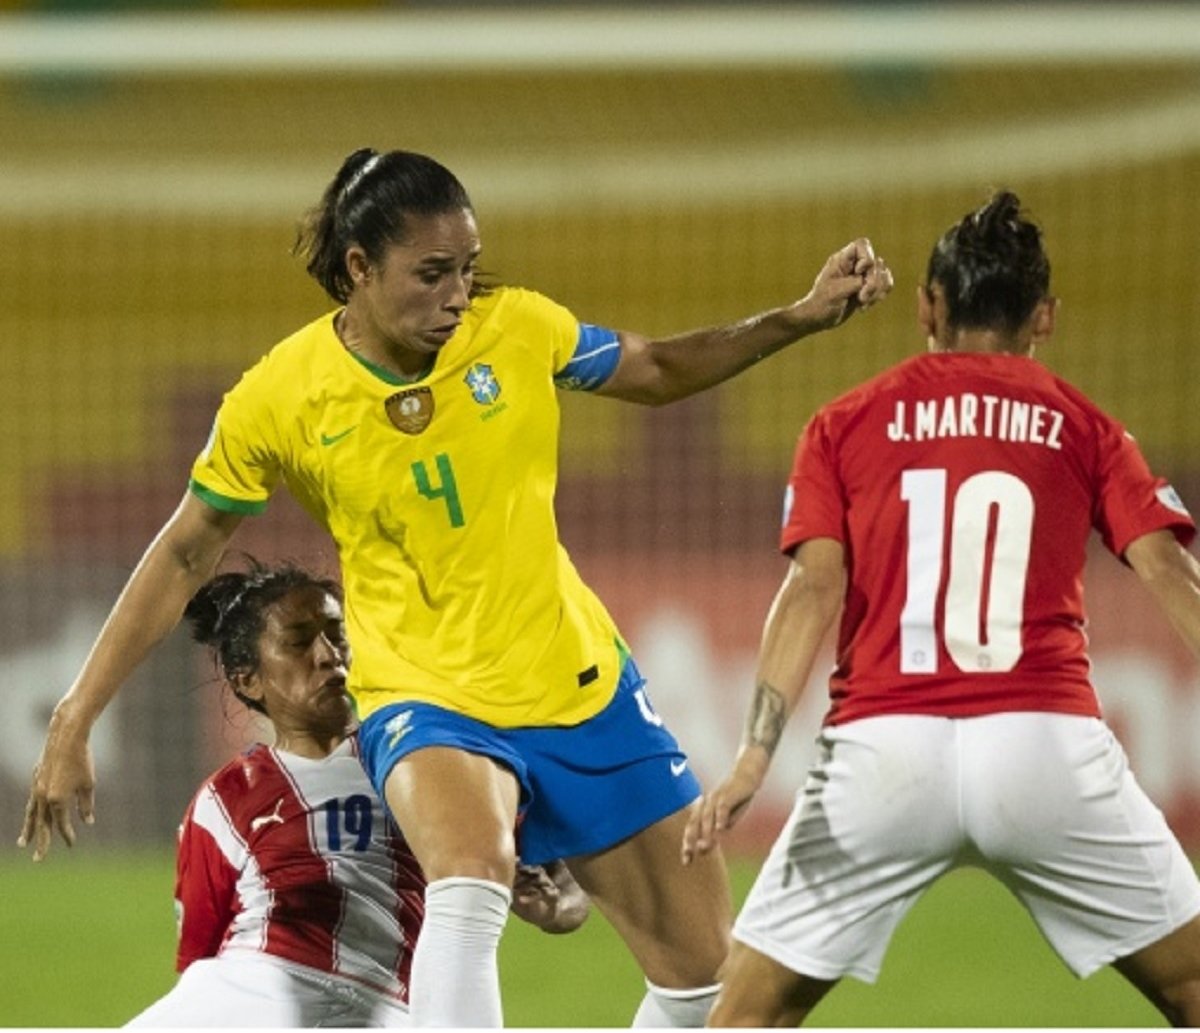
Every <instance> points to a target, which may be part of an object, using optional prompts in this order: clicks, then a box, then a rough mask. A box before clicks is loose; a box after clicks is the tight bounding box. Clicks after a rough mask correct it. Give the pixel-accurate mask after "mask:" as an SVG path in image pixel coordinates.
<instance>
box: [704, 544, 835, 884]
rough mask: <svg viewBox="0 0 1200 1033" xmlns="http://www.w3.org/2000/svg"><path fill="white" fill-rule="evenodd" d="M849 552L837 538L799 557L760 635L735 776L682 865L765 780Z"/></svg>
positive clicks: (807, 547) (707, 808)
mask: <svg viewBox="0 0 1200 1033" xmlns="http://www.w3.org/2000/svg"><path fill="white" fill-rule="evenodd" d="M845 586H846V567H845V549H844V548H843V546H842V543H841V542H838V541H834V540H833V539H832V538H813V539H810V540H809V541H806V542H804V543H803V544H802V545H801V546H800V547H799V548H798V549H797V550H796V553H795V556H794V557H793V559H792V565H791V567H790V568H789V569H788V573H787V576H786V577H785V578H784V581H783V584H782V586H780V589H779V592H778V593H777V594H776V596H775V601H774V602H773V603H772V604H771V610H770V612H769V613H768V614H767V622H766V626H765V628H764V629H763V642H762V650H761V652H760V654H759V662H758V674H757V677H756V678H755V689H754V697H753V699H752V700H751V702H750V709H749V711H748V712H747V714H746V726H745V730H744V732H743V734H742V743H741V746H740V747H739V748H738V753H737V759H736V760H735V761H734V764H733V770H732V771H731V772H730V773H729V774H728V775H727V776H726V777H725V780H724V781H723V782H722V783H721V784H720V785H719V786H717V788H716V789H714V790H713V791H712V792H710V793H706V794H705V795H704V797H703V799H702V800H701V802H700V806H699V807H697V808H696V809H695V810H694V811H693V812H692V814H691V817H690V818H689V819H688V824H687V828H686V829H685V830H684V834H683V853H682V856H683V863H684V864H688V863H690V861H691V860H692V858H693V857H694V856H695V855H696V854H704V853H707V852H708V851H709V850H711V849H712V848H713V847H714V846H715V845H716V842H717V834H718V833H720V832H723V831H725V830H726V829H728V828H731V827H732V826H733V825H734V824H736V823H737V821H738V819H739V818H740V817H741V816H742V814H744V813H745V810H746V807H747V806H748V805H749V803H750V801H751V800H752V799H753V798H754V794H755V793H757V792H758V790H759V787H760V786H761V785H762V783H763V779H764V778H766V775H767V769H768V768H769V767H770V764H771V759H772V757H774V755H775V750H776V747H778V746H779V740H780V738H781V736H782V735H783V728H784V725H785V724H786V723H787V720H788V718H789V717H791V715H792V711H794V710H795V709H796V704H797V703H798V702H799V700H800V695H801V693H802V692H803V691H804V687H805V685H806V684H807V683H808V677H809V674H810V673H811V672H812V665H813V662H814V661H815V660H816V657H817V651H818V650H819V649H820V647H821V643H822V641H824V639H825V635H826V633H827V632H828V630H829V628H830V626H831V625H832V624H833V622H834V620H835V619H836V618H837V615H838V613H839V612H840V611H841V608H842V600H843V597H844V595H845Z"/></svg>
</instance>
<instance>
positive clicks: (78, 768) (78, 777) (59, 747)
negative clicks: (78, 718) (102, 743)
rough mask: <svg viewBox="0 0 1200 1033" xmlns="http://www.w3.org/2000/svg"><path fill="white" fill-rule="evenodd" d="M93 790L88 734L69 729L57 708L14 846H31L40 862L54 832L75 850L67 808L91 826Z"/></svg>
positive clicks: (63, 714)
mask: <svg viewBox="0 0 1200 1033" xmlns="http://www.w3.org/2000/svg"><path fill="white" fill-rule="evenodd" d="M95 789H96V773H95V766H94V764H93V762H92V750H91V747H90V746H88V740H87V733H86V732H81V731H79V730H78V729H77V728H75V727H73V725H72V722H71V721H70V719H69V718H68V717H67V716H66V714H65V713H64V710H63V708H62V706H61V704H60V705H59V707H58V708H56V709H55V711H54V716H53V717H52V718H51V719H50V728H49V731H48V732H47V733H46V744H45V746H43V747H42V756H41V759H40V760H39V761H38V762H37V764H36V765H34V768H33V785H32V786H31V788H30V790H29V803H27V804H26V805H25V822H24V824H23V825H22V827H21V834H20V836H18V837H17V846H19V847H26V846H29V845H30V844H32V845H33V859H34V860H35V861H40V860H42V858H44V857H45V856H46V854H47V853H49V851H50V843H51V840H52V839H53V837H54V832H55V830H57V831H58V834H59V835H60V836H62V838H63V842H65V843H66V844H67V846H74V845H75V827H74V825H73V824H72V822H71V805H72V804H74V807H75V810H76V812H77V813H78V815H79V817H80V819H81V820H82V821H83V822H84V823H85V824H87V825H91V824H92V823H93V822H94V821H95V820H96V819H95Z"/></svg>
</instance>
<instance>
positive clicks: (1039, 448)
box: [781, 352, 1195, 724]
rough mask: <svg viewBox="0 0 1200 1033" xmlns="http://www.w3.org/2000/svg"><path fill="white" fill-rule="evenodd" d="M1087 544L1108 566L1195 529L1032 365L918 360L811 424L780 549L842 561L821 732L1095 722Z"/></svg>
mask: <svg viewBox="0 0 1200 1033" xmlns="http://www.w3.org/2000/svg"><path fill="white" fill-rule="evenodd" d="M1092 528H1095V529H1096V530H1097V531H1098V532H1099V533H1100V535H1101V538H1102V539H1103V541H1104V544H1105V545H1106V546H1107V547H1108V548H1109V549H1110V550H1112V552H1114V553H1115V554H1116V555H1117V556H1122V555H1123V554H1124V552H1125V549H1126V548H1127V547H1128V546H1129V544H1130V543H1131V542H1133V541H1134V540H1135V539H1137V538H1139V537H1141V536H1142V535H1144V534H1147V533H1149V532H1151V531H1156V530H1159V529H1163V528H1166V529H1169V530H1171V531H1173V532H1174V533H1175V535H1176V537H1177V538H1178V539H1179V540H1180V542H1181V543H1183V544H1184V545H1187V544H1190V542H1191V540H1192V538H1193V536H1194V535H1195V525H1194V523H1193V521H1192V518H1191V517H1190V516H1189V515H1188V512H1187V510H1186V509H1185V508H1184V506H1183V504H1182V503H1181V502H1180V501H1179V497H1178V495H1177V494H1176V493H1175V492H1174V491H1173V490H1172V489H1171V487H1170V486H1169V485H1168V484H1167V483H1166V482H1165V481H1163V480H1161V479H1157V478H1155V477H1154V476H1153V475H1152V474H1151V473H1150V470H1149V469H1148V467H1147V465H1146V461H1145V460H1144V459H1143V457H1142V455H1141V452H1140V451H1139V450H1138V447H1137V445H1136V443H1135V442H1134V440H1133V438H1132V437H1130V435H1129V434H1127V433H1126V432H1125V431H1124V429H1123V428H1122V426H1121V425H1120V424H1119V423H1117V422H1116V421H1115V420H1113V419H1112V418H1110V417H1109V416H1107V415H1105V414H1104V413H1103V412H1101V410H1100V409H1098V408H1097V407H1096V406H1095V405H1094V404H1093V403H1092V402H1091V401H1089V400H1088V399H1087V398H1086V397H1085V396H1084V395H1083V394H1082V393H1081V392H1080V391H1078V390H1077V389H1075V388H1073V387H1071V386H1070V385H1069V384H1067V383H1065V382H1064V381H1062V380H1061V379H1059V378H1058V377H1056V376H1054V375H1053V374H1052V373H1051V372H1050V371H1049V370H1047V369H1046V368H1045V367H1044V366H1042V365H1041V364H1040V363H1038V362H1036V361H1034V360H1033V359H1031V358H1026V357H1023V356H1016V355H998V354H980V353H962V352H954V353H934V354H927V355H920V356H916V357H914V358H911V359H908V360H906V361H905V362H902V363H900V364H899V365H897V366H894V367H893V368H892V369H890V370H888V371H886V372H885V373H883V374H881V375H879V376H878V377H875V378H873V379H872V380H869V381H867V382H866V383H865V384H863V385H861V386H860V387H858V388H856V389H855V390H853V391H851V392H849V393H848V394H846V395H843V396H842V397H841V398H839V399H837V400H835V401H833V402H831V403H830V404H828V405H826V406H824V407H823V408H821V409H820V410H819V411H818V412H817V413H816V415H815V416H814V417H813V418H812V420H811V421H810V422H809V424H808V426H807V427H806V428H805V430H804V433H803V435H802V436H801V438H800V442H799V445H798V446H797V450H796V458H795V463H794V465H793V468H792V474H791V478H790V480H789V483H788V501H787V506H786V512H785V516H784V527H783V533H782V538H781V544H782V548H783V550H784V551H785V552H791V551H792V550H793V549H795V548H796V546H798V545H799V544H800V543H801V542H803V541H805V540H806V539H809V538H834V539H836V540H838V541H840V542H841V543H842V544H843V546H844V547H845V549H846V558H847V576H848V584H847V592H846V601H845V606H844V609H843V613H842V620H841V626H840V629H839V633H838V644H837V661H836V667H835V670H834V672H833V675H832V677H831V681H830V695H831V698H832V708H831V709H830V711H829V714H828V715H827V717H826V721H827V722H828V723H834V724H836V723H841V722H845V721H851V720H854V719H857V718H862V717H871V716H875V715H879V714H897V713H907V714H937V715H945V716H959V717H961V716H971V715H978V714H990V713H996V712H1001V711H1015V710H1039V711H1055V712H1058V713H1067V714H1086V715H1093V716H1099V713H1100V708H1099V703H1098V701H1097V699H1096V693H1095V690H1094V689H1093V687H1092V684H1091V682H1090V679H1089V673H1090V662H1089V660H1088V657H1087V638H1086V635H1085V633H1084V624H1085V621H1084V611H1083V582H1082V576H1083V566H1084V560H1085V554H1086V546H1087V540H1088V536H1089V534H1090V532H1091V530H1092Z"/></svg>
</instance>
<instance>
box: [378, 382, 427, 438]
mask: <svg viewBox="0 0 1200 1033" xmlns="http://www.w3.org/2000/svg"><path fill="white" fill-rule="evenodd" d="M383 407H384V409H386V410H387V415H388V419H389V420H391V421H392V426H393V427H395V428H396V429H397V430H401V431H403V432H404V433H405V434H420V433H421V431H423V430H424V429H425V428H426V427H428V426H429V421H430V420H432V419H433V392H432V391H430V390H429V388H427V387H410V388H409V389H408V390H407V391H398V392H397V393H396V394H394V395H392V396H391V397H390V398H389V399H388V400H387V401H386V402H384V403H383Z"/></svg>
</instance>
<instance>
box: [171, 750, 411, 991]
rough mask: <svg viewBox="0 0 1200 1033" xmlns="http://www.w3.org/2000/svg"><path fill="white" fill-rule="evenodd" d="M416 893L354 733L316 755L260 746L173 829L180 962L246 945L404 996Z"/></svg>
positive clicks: (216, 781)
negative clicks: (176, 846)
mask: <svg viewBox="0 0 1200 1033" xmlns="http://www.w3.org/2000/svg"><path fill="white" fill-rule="evenodd" d="M424 891H425V879H424V877H423V876H422V874H421V869H420V867H419V866H418V864H417V862H416V859H415V858H414V857H413V856H412V853H411V852H410V851H409V849H408V845H407V844H406V843H405V841H404V839H403V837H402V836H401V835H400V832H399V829H398V828H397V827H396V825H395V824H394V822H392V820H391V819H390V818H389V817H388V816H387V814H386V812H385V810H384V808H383V806H382V804H381V803H380V801H379V798H378V797H377V796H376V794H375V791H374V789H373V788H372V787H371V784H370V782H369V781H368V780H367V776H366V773H365V772H364V771H363V769H362V765H361V764H360V762H359V758H358V741H357V739H356V738H355V737H350V738H348V739H347V740H346V741H345V742H343V743H342V744H341V745H340V746H338V748H337V749H336V750H335V751H334V752H333V753H332V754H330V755H329V756H328V757H326V758H324V759H321V760H312V759H309V758H305V757H300V756H297V755H295V754H291V753H284V752H282V751H280V750H277V749H274V748H272V747H268V746H263V745H261V744H260V745H256V746H254V747H252V748H251V749H249V750H248V751H247V752H246V753H244V754H243V755H242V756H240V757H239V758H237V759H236V760H234V761H231V762H230V763H229V764H227V765H226V766H225V767H223V768H222V769H221V770H220V771H218V772H217V773H216V774H215V775H213V776H212V777H211V778H210V779H208V781H207V782H205V783H204V785H203V786H202V787H201V788H200V791H199V792H198V793H197V794H196V797H195V799H194V800H193V801H192V803H191V806H190V807H189V808H188V811H187V814H186V815H185V816H184V820H183V824H182V825H181V826H180V829H179V855H178V865H177V877H176V886H175V898H176V907H177V908H178V909H179V928H180V935H179V953H178V960H177V968H178V969H179V971H181V972H182V971H183V970H184V969H185V968H187V966H188V965H190V964H191V963H192V962H193V961H195V960H197V959H198V958H207V957H215V956H216V955H218V954H219V955H222V956H227V955H229V954H231V953H233V952H236V951H250V952H254V953H259V954H268V955H271V956H273V957H277V958H282V959H284V960H287V961H291V962H294V963H298V964H301V965H306V966H308V967H309V968H312V969H316V970H318V971H321V972H328V973H331V974H334V975H337V976H339V977H342V978H345V979H349V980H352V981H354V982H356V983H360V984H362V985H365V986H368V987H370V988H372V989H374V990H376V991H378V992H381V993H384V994H387V995H389V996H392V997H395V998H397V999H398V1000H400V1001H405V1002H406V1001H407V1000H408V982H409V969H410V966H411V963H412V952H413V948H414V947H415V946H416V942H417V934H418V933H419V931H420V929H421V920H422V917H423V914H424Z"/></svg>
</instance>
